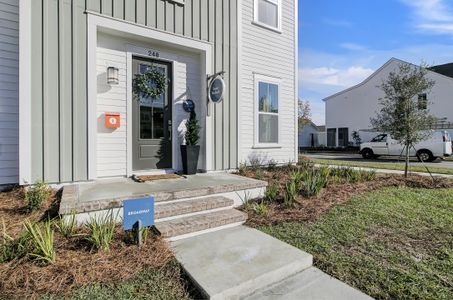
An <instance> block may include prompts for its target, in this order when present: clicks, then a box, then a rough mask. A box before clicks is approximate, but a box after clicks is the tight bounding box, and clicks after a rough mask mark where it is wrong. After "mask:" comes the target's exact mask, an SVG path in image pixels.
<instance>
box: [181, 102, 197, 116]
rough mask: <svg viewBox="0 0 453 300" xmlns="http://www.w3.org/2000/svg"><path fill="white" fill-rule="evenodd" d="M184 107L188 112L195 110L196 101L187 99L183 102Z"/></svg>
mask: <svg viewBox="0 0 453 300" xmlns="http://www.w3.org/2000/svg"><path fill="white" fill-rule="evenodd" d="M182 108H183V109H184V110H185V111H186V112H188V113H190V112H193V111H194V110H195V103H194V102H193V101H192V100H190V99H187V100H186V101H184V102H183V104H182Z"/></svg>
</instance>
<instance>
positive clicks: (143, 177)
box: [132, 174, 185, 182]
mask: <svg viewBox="0 0 453 300" xmlns="http://www.w3.org/2000/svg"><path fill="white" fill-rule="evenodd" d="M181 178H185V177H183V176H179V175H177V174H160V175H140V176H139V175H132V179H133V180H135V181H137V182H146V181H155V180H163V179H181Z"/></svg>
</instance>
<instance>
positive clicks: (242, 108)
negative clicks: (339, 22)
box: [0, 0, 298, 184]
mask: <svg viewBox="0 0 453 300" xmlns="http://www.w3.org/2000/svg"><path fill="white" fill-rule="evenodd" d="M19 3H20V5H19ZM19 6H20V7H19ZM0 15H1V18H0V55H1V56H0V60H1V63H0V77H1V78H2V86H1V87H0V89H1V99H0V184H8V183H18V182H19V183H21V184H25V183H32V182H35V181H36V180H41V179H42V180H46V181H47V182H50V183H61V182H76V181H87V180H95V179H98V178H109V177H125V176H130V175H132V174H134V173H137V172H140V173H150V172H151V173H152V172H156V171H157V172H173V171H177V170H180V169H181V168H182V165H181V158H180V144H181V143H182V136H183V133H184V130H185V125H184V124H185V120H186V119H187V117H188V113H187V112H186V111H184V109H183V103H184V102H185V100H187V99H191V100H193V101H194V103H195V110H196V112H197V116H198V118H199V121H200V125H201V139H200V142H199V143H200V145H201V153H200V159H199V162H198V168H199V169H200V170H203V171H215V170H228V169H234V168H237V167H238V166H239V164H240V163H241V162H246V161H247V160H249V159H250V158H251V157H253V156H262V157H263V159H272V160H274V161H277V162H282V163H284V162H288V161H295V160H296V158H297V101H296V100H295V99H297V88H296V86H297V65H298V63H297V28H298V26H297V1H296V0H231V1H227V0H131V1H129V0H127V1H124V0H109V1H104V0H72V1H71V0H61V1H57V0H42V1H41V0H39V1H38V0H20V1H19V0H0ZM150 65H154V66H156V67H157V68H158V69H159V70H161V72H163V73H164V74H165V75H166V76H167V77H168V79H169V85H168V87H167V89H166V91H165V93H164V94H163V95H162V96H161V97H160V98H159V99H155V100H153V101H150V99H142V98H140V100H139V101H138V100H137V97H136V96H135V94H134V93H133V91H132V80H133V76H134V74H136V73H139V72H143V70H145V69H146V68H147V66H150ZM218 72H225V73H224V74H223V78H224V80H225V84H226V85H225V86H226V89H225V97H224V100H223V101H222V102H220V103H213V102H209V103H208V101H207V86H208V84H209V82H208V80H207V77H208V76H210V75H212V74H216V73H218ZM106 116H110V117H112V118H113V119H114V122H115V125H116V126H117V125H118V124H119V128H109V127H107V126H106V120H111V119H110V117H109V118H107V119H106ZM140 119H141V120H140Z"/></svg>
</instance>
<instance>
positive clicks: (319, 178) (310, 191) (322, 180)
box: [299, 168, 330, 197]
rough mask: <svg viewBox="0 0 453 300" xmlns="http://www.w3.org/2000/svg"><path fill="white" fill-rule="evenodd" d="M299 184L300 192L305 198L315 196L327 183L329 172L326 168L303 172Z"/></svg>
mask: <svg viewBox="0 0 453 300" xmlns="http://www.w3.org/2000/svg"><path fill="white" fill-rule="evenodd" d="M302 174H303V179H302V181H301V183H300V188H299V189H300V191H301V193H303V194H304V195H305V196H307V197H311V196H317V195H318V194H319V193H320V192H321V190H322V189H323V188H325V187H326V186H327V184H328V183H329V176H330V170H329V169H328V168H320V169H312V170H305V171H303V172H302Z"/></svg>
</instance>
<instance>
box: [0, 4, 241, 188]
mask: <svg viewBox="0 0 453 300" xmlns="http://www.w3.org/2000/svg"><path fill="white" fill-rule="evenodd" d="M30 2H31V5H32V19H31V31H32V36H31V42H32V49H33V60H32V65H31V73H32V78H33V81H32V83H31V93H32V95H33V99H32V112H33V115H32V120H31V123H32V141H31V143H32V149H33V151H32V166H31V174H32V180H33V181H35V180H37V179H45V180H47V181H49V182H65V181H80V180H87V179H88V134H87V131H88V128H87V81H86V80H87V73H86V72H87V65H86V64H87V49H86V46H87V31H86V30H87V14H85V11H92V12H95V13H100V14H104V15H106V16H110V17H113V18H117V19H122V20H127V21H129V22H136V23H138V24H140V25H145V26H148V27H150V28H157V29H160V30H165V31H167V32H170V33H172V34H176V35H183V36H186V37H189V38H194V39H199V40H203V41H209V42H212V43H214V47H215V49H216V51H215V53H214V55H215V57H214V66H215V71H222V70H224V71H226V74H227V75H226V76H227V77H226V79H227V82H229V86H228V91H227V95H228V96H227V98H226V99H225V101H224V102H223V103H221V104H218V105H216V109H214V110H213V111H214V112H213V117H214V124H215V128H214V129H213V132H214V133H215V134H214V135H213V138H214V139H215V147H214V148H215V152H214V153H213V155H212V157H213V161H212V164H213V165H214V168H215V169H227V168H232V167H235V166H237V130H236V118H237V95H238V93H237V92H238V91H237V74H236V68H237V46H236V45H237V28H236V24H237V7H236V6H237V1H229V0H186V1H185V5H181V4H178V3H176V2H172V1H165V0H130V1H129V0H127V1H124V0H72V1H71V0H33V1H30ZM9 3H14V1H11V0H9V1H8V0H0V11H1V8H2V7H9V5H7V4H9ZM16 6H17V5H16ZM0 13H1V14H2V15H7V16H8V17H10V16H11V12H3V11H1V12H0ZM216 16H218V17H216ZM1 19H3V18H2V16H1V15H0V20H1ZM4 30H5V32H8V35H9V33H11V32H13V33H14V32H17V24H16V29H15V28H4ZM8 40H9V41H11V39H10V37H9V36H3V35H0V65H3V64H2V62H4V60H2V59H6V58H3V56H2V54H3V55H13V56H14V52H15V53H16V54H15V55H17V45H14V43H11V44H8V43H3V42H1V41H8ZM13 41H14V40H13ZM10 65H11V62H9V61H8V62H6V63H5V66H4V68H5V70H7V71H8V73H11V76H13V77H14V76H16V77H17V74H18V70H17V68H14V66H10ZM5 76H6V75H5V74H3V73H2V74H0V78H9V77H5ZM10 80H11V78H10ZM13 83H14V82H13ZM5 86H6V85H5ZM4 93H8V95H10V94H11V93H10V92H9V91H5V92H4ZM13 98H14V97H13ZM16 98H17V97H16ZM10 110H11V109H9V108H8V111H6V108H4V107H2V106H1V103H0V114H10V113H12V112H10ZM16 111H17V109H16ZM16 114H17V112H16ZM0 126H1V124H0ZM0 130H2V129H1V128H0ZM5 130H6V129H5ZM8 130H11V129H8ZM8 132H9V131H8ZM16 173H17V172H16ZM15 176H16V177H17V174H16V175H15ZM15 181H17V178H16V179H15Z"/></svg>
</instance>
